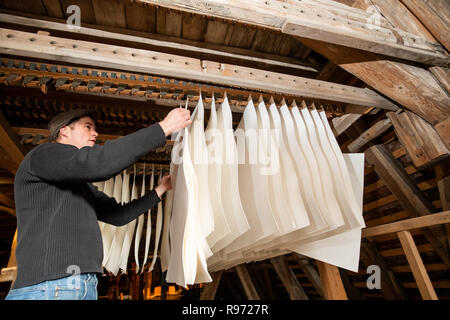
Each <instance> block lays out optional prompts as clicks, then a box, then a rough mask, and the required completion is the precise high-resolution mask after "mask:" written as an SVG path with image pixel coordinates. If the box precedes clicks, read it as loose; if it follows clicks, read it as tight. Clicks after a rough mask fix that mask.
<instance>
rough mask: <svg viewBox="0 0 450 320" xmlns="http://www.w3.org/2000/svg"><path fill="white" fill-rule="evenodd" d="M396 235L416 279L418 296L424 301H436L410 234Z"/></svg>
mask: <svg viewBox="0 0 450 320" xmlns="http://www.w3.org/2000/svg"><path fill="white" fill-rule="evenodd" d="M397 234H398V238H399V239H400V243H401V244H402V247H403V250H405V254H406V259H408V263H409V266H410V267H411V270H412V273H413V275H414V278H415V279H416V283H417V287H418V288H419V291H420V295H421V296H422V298H423V299H424V300H438V297H437V295H436V292H435V291H434V288H433V285H432V284H431V281H430V278H429V277H428V274H427V271H426V269H425V266H424V265H423V262H422V258H421V257H420V254H419V251H418V250H417V247H416V244H415V243H414V240H413V238H412V236H411V233H410V232H409V231H400V232H398V233H397Z"/></svg>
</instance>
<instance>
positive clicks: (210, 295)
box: [200, 270, 223, 300]
mask: <svg viewBox="0 0 450 320" xmlns="http://www.w3.org/2000/svg"><path fill="white" fill-rule="evenodd" d="M222 274H223V270H220V271H217V272H214V273H213V274H211V277H212V279H213V281H212V282H210V283H207V284H206V285H205V286H204V287H203V289H202V293H201V294H200V300H214V297H215V296H216V292H217V288H218V287H219V284H220V280H221V279H222Z"/></svg>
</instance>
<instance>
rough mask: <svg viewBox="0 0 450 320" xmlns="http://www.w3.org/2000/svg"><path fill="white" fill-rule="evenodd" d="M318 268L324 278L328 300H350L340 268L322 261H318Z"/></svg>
mask: <svg viewBox="0 0 450 320" xmlns="http://www.w3.org/2000/svg"><path fill="white" fill-rule="evenodd" d="M317 267H318V268H319V274H320V277H321V278H322V282H323V287H324V291H325V297H326V299H327V300H348V298H347V293H346V292H345V289H344V284H343V283H342V279H341V275H340V274H339V270H338V268H337V267H336V266H333V265H331V264H328V263H325V262H322V261H317Z"/></svg>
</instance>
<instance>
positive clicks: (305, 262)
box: [297, 255, 325, 298]
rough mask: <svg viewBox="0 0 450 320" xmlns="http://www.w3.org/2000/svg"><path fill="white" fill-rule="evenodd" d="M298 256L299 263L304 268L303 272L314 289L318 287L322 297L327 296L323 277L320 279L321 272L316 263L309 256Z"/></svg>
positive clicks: (317, 289)
mask: <svg viewBox="0 0 450 320" xmlns="http://www.w3.org/2000/svg"><path fill="white" fill-rule="evenodd" d="M297 256H298V264H299V265H300V268H302V271H303V273H304V274H305V275H306V277H307V278H308V279H309V281H311V283H312V285H313V287H314V289H316V291H317V293H318V294H319V295H320V296H321V297H322V298H325V293H324V291H323V283H322V279H320V276H319V273H318V272H317V270H316V268H315V267H314V265H313V264H312V263H311V261H310V259H309V258H305V257H302V256H300V255H297Z"/></svg>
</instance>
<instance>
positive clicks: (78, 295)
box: [5, 273, 98, 300]
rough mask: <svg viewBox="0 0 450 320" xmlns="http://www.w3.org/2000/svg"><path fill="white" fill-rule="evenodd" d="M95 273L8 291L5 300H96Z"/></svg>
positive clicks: (96, 282) (96, 281)
mask: <svg viewBox="0 0 450 320" xmlns="http://www.w3.org/2000/svg"><path fill="white" fill-rule="evenodd" d="M97 284H98V280H97V275H96V274H95V273H82V274H78V275H72V276H69V277H64V278H60V279H56V280H48V281H44V282H41V283H38V284H35V285H32V286H27V287H23V288H18V289H12V290H10V291H9V293H8V295H7V296H6V298H5V300H97Z"/></svg>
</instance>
